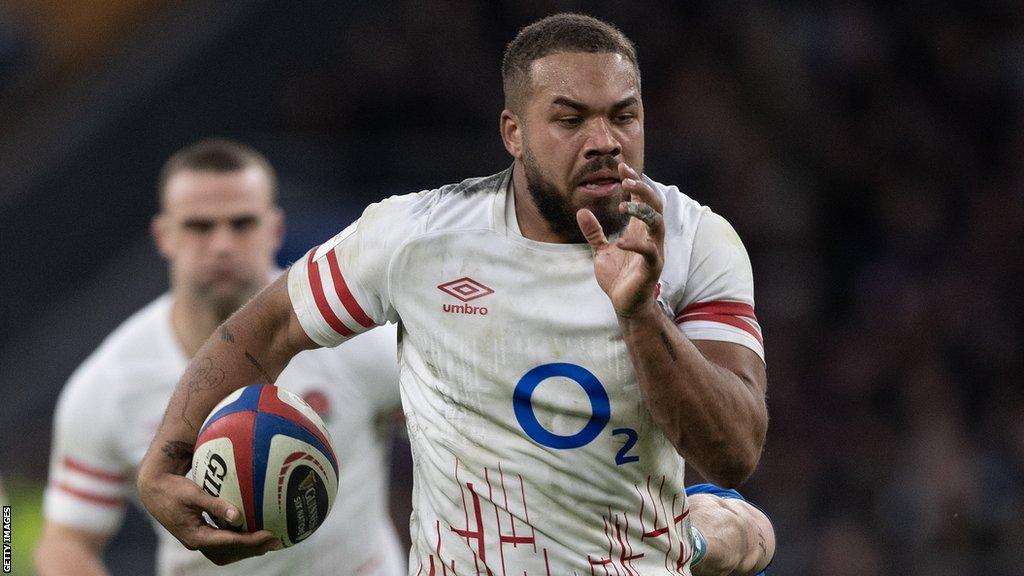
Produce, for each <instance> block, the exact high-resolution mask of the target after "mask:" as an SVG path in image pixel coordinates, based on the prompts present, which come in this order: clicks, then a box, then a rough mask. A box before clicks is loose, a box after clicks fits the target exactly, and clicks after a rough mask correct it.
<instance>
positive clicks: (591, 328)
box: [139, 14, 767, 575]
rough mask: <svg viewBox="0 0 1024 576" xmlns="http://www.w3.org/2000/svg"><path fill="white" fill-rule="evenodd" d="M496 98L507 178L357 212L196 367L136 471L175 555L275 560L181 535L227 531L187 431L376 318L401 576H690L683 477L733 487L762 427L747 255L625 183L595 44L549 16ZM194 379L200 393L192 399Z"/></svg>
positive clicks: (632, 151)
mask: <svg viewBox="0 0 1024 576" xmlns="http://www.w3.org/2000/svg"><path fill="white" fill-rule="evenodd" d="M503 78H504V86H505V98H506V105H505V110H504V111H503V112H502V114H501V135H502V138H503V141H504V144H505V147H506V149H507V150H508V151H509V152H510V154H511V155H512V156H513V158H514V163H513V165H512V167H511V168H510V169H507V170H505V171H503V172H500V173H498V174H495V175H493V176H490V177H485V178H474V179H470V180H466V181H464V182H462V183H460V184H455V185H450V186H445V187H442V188H440V189H437V190H431V191H424V192H421V193H418V194H409V195H406V196H398V197H394V198H391V199H388V200H385V201H383V202H381V203H379V204H375V205H373V206H371V207H369V208H367V209H366V211H365V212H364V213H363V216H362V217H361V218H360V220H359V221H358V222H357V223H356V224H354V225H352V226H350V227H349V228H347V229H346V230H344V231H343V232H341V233H340V234H339V235H338V236H336V237H335V238H333V239H331V240H329V241H328V242H326V243H325V244H323V245H321V246H319V247H317V248H315V249H313V250H311V251H310V252H309V253H308V254H307V256H306V257H305V258H303V259H302V260H301V261H300V262H298V263H297V264H296V265H294V266H293V267H292V268H291V271H290V272H289V274H288V277H287V278H284V277H282V278H279V279H278V280H277V281H275V282H274V283H273V284H271V286H270V287H269V288H268V289H266V290H264V291H263V292H261V294H260V295H259V296H257V297H256V299H254V301H253V302H251V303H249V304H248V305H246V306H245V307H243V308H242V310H241V311H240V312H239V313H238V314H237V315H235V316H233V317H232V318H231V319H230V320H229V321H228V322H226V323H225V325H224V328H223V329H224V330H226V331H228V333H230V334H231V335H232V338H231V339H224V338H218V337H213V338H210V339H209V340H207V342H206V343H205V344H204V345H203V348H202V349H200V351H199V352H198V353H197V354H196V357H195V358H194V359H193V361H192V363H191V364H190V366H189V368H188V371H187V372H186V373H185V375H184V376H183V377H182V380H181V382H179V384H178V387H177V389H176V391H175V393H174V396H173V397H172V399H171V403H170V405H169V409H168V412H167V417H166V418H165V419H164V421H163V422H162V424H161V427H160V430H159V432H158V433H157V436H156V438H155V439H154V442H153V444H152V446H151V447H150V449H149V451H148V452H147V455H146V458H145V460H144V462H143V465H142V467H141V469H140V472H139V488H140V496H141V499H142V501H143V502H144V504H145V505H146V508H147V509H148V510H149V511H150V512H151V513H152V514H153V515H154V516H155V517H156V518H157V519H158V520H159V521H160V522H161V523H162V524H163V525H164V526H165V527H167V528H168V529H169V530H170V531H171V532H173V533H174V534H175V535H177V536H178V537H179V538H181V539H182V541H184V542H188V543H190V544H191V545H192V546H195V547H197V548H200V549H202V550H203V551H204V553H206V554H207V555H208V556H209V557H211V558H214V559H215V560H216V561H218V562H230V561H232V560H235V559H238V558H240V557H244V556H247V555H251V554H254V553H259V552H261V551H263V550H265V549H266V548H267V546H269V545H271V543H272V542H273V536H272V535H271V534H270V533H269V532H266V531H261V532H257V533H254V534H234V533H229V532H226V531H217V530H214V529H212V528H210V527H209V526H207V525H206V524H204V523H203V522H202V521H201V519H200V516H199V513H198V511H199V510H207V511H208V512H210V513H211V514H213V515H215V516H218V517H230V516H232V515H234V514H237V513H238V511H237V510H234V509H233V508H232V507H231V506H230V505H228V504H227V503H226V502H225V501H224V500H222V499H218V498H213V497H211V496H209V495H208V494H204V493H203V492H202V491H201V490H199V489H198V488H197V487H196V486H195V485H194V484H192V483H190V482H189V481H188V480H187V479H185V478H184V477H183V476H182V475H183V474H184V473H185V471H186V470H187V468H188V464H189V455H188V450H182V449H180V448H182V447H189V446H192V445H194V442H195V438H196V431H195V430H194V429H193V428H192V427H191V426H190V422H195V421H198V420H201V419H202V417H203V416H205V415H206V414H207V413H208V412H209V410H210V409H211V408H212V407H213V405H214V404H216V402H218V401H219V400H220V399H221V398H223V397H224V396H225V395H227V394H228V393H230V392H231V391H232V390H234V389H236V388H238V387H241V386H243V385H246V384H250V383H252V382H253V381H260V380H262V381H269V380H271V379H273V378H274V375H276V374H277V373H278V371H280V370H281V369H282V368H283V367H284V366H286V365H287V363H288V361H289V360H290V359H291V358H292V357H293V356H294V355H295V354H296V353H297V352H298V351H300V350H302V349H306V348H315V347H318V346H334V345H337V344H340V343H342V342H345V341H347V340H349V339H350V338H352V337H353V336H354V335H356V334H358V333H361V332H365V331H366V330H369V329H370V328H373V327H374V326H377V325H383V324H385V323H387V322H389V321H399V322H400V323H401V339H400V362H401V387H402V396H403V405H404V409H405V414H406V420H407V425H408V429H409V436H410V442H411V445H412V452H413V462H414V474H415V483H414V490H413V510H414V514H413V518H412V522H411V531H412V542H413V548H412V550H411V552H410V560H411V563H410V567H409V569H410V572H411V573H423V574H444V573H457V574H474V573H475V574H483V573H494V574H507V573H515V574H518V573H523V572H528V573H531V574H567V573H572V572H577V573H595V572H597V573H605V574H607V573H620V574H622V573H625V574H636V573H639V574H644V575H652V574H684V575H685V574H689V573H690V567H691V564H692V562H693V561H694V560H695V558H696V555H697V553H698V552H699V544H700V543H699V540H698V539H696V538H695V537H694V536H693V533H692V526H691V523H692V519H691V518H690V517H689V515H690V512H691V510H690V509H689V507H688V504H687V501H686V497H685V493H684V486H683V472H684V462H683V457H685V458H686V459H687V461H689V462H691V463H692V464H693V466H694V467H695V468H697V469H698V470H699V471H700V472H701V473H702V474H703V475H704V476H705V477H706V478H708V479H710V480H712V481H714V482H716V483H718V484H722V485H725V486H734V485H737V484H739V483H741V482H743V481H744V480H745V479H746V478H747V477H748V476H749V475H750V474H751V473H752V471H753V470H754V468H755V467H756V465H757V462H758V460H759V458H760V454H761V449H762V446H763V443H764V436H765V431H766V427H767V410H766V405H765V390H766V376H765V365H764V360H763V357H764V356H763V355H764V351H763V345H762V342H761V332H760V327H759V326H758V324H757V321H756V318H755V316H754V307H753V304H754V301H753V281H752V274H751V267H750V262H749V260H748V258H747V255H746V251H745V250H744V248H743V245H742V243H741V242H740V240H739V238H738V237H737V235H736V233H735V232H734V231H733V229H732V227H731V226H730V225H729V224H728V223H727V222H726V221H725V220H724V219H722V218H721V217H720V216H717V215H715V214H714V213H712V212H711V211H710V210H709V209H708V208H706V207H702V206H701V205H700V204H699V203H697V202H696V201H694V200H692V199H690V198H688V197H686V196H685V195H683V194H682V193H681V192H680V191H679V190H678V189H676V188H674V187H669V186H664V185H662V184H658V183H657V182H655V181H653V180H651V179H650V178H647V177H646V176H642V174H643V160H644V128H643V126H644V123H643V120H644V118H643V113H644V109H643V104H642V100H641V96H640V72H639V66H638V64H637V59H636V53H635V49H634V47H633V45H632V43H631V42H630V41H629V40H628V39H627V38H626V37H625V36H624V35H622V33H621V32H619V31H618V30H617V29H615V28H614V27H612V26H610V25H608V24H606V23H604V22H601V21H598V20H595V19H593V18H589V17H585V16H581V15H565V14H563V15H557V16H553V17H550V18H546V19H544V20H542V21H540V22H537V23H535V24H533V25H531V26H528V27H526V28H525V29H523V30H522V31H521V32H520V34H519V35H518V36H517V37H516V39H515V40H513V41H512V43H511V44H510V45H509V47H508V49H507V50H506V54H505V60H504V65H503ZM609 238H610V239H609ZM211 368H214V369H217V370H221V371H223V373H224V374H225V380H224V383H223V385H222V386H221V387H219V388H217V389H215V390H201V389H198V387H197V384H198V383H200V382H201V381H202V377H203V375H204V374H205V372H206V371H207V370H209V369H211Z"/></svg>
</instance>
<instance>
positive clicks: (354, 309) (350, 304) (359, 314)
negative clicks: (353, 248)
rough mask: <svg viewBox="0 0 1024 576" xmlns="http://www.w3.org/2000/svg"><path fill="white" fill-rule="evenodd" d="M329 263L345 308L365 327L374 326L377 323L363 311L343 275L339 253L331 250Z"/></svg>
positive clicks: (335, 286)
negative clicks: (339, 262)
mask: <svg viewBox="0 0 1024 576" xmlns="http://www.w3.org/2000/svg"><path fill="white" fill-rule="evenodd" d="M327 264H328V265H329V266H330V268H331V279H333V280H334V291H335V292H337V293H338V298H340V299H341V303H342V304H344V305H345V310H348V313H349V314H351V315H352V317H353V318H355V320H356V322H359V324H360V325H362V327H363V328H373V327H374V326H376V324H375V323H374V322H373V320H371V319H370V317H369V316H367V315H366V313H365V312H363V309H362V307H360V306H359V302H356V298H355V296H353V295H352V291H351V290H349V289H348V284H346V283H345V277H344V276H342V275H341V266H339V265H338V255H337V254H335V253H334V250H331V251H330V252H328V253H327Z"/></svg>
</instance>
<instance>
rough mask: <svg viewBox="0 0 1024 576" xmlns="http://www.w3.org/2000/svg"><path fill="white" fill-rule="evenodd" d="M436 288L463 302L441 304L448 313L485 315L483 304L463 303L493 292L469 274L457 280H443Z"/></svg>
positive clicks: (442, 308)
mask: <svg viewBox="0 0 1024 576" xmlns="http://www.w3.org/2000/svg"><path fill="white" fill-rule="evenodd" d="M437 288H438V290H440V291H442V292H444V293H445V294H448V295H450V296H454V297H456V298H458V299H459V300H461V301H462V302H464V303H463V304H443V305H442V306H441V310H443V311H444V312H447V313H449V314H479V315H481V316H486V315H487V308H485V307H483V306H473V305H471V304H465V302H469V301H471V300H476V299H477V298H483V297H484V296H488V295H490V294H494V290H493V289H491V288H490V287H489V286H487V285H485V284H482V283H480V282H477V281H476V280H473V279H472V278H470V277H469V276H464V277H462V278H459V279H458V280H452V281H451V282H445V283H444V284H438V286H437Z"/></svg>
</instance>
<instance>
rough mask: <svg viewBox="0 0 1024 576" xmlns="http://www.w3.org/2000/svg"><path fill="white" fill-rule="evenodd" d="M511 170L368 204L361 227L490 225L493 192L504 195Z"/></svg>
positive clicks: (413, 229)
mask: <svg viewBox="0 0 1024 576" xmlns="http://www.w3.org/2000/svg"><path fill="white" fill-rule="evenodd" d="M510 174H511V170H510V169H508V170H503V171H502V172H499V173H497V174H492V175H490V176H482V177H477V178H468V179H466V180H463V181H461V182H457V183H453V184H447V185H444V186H441V187H439V188H433V189H430V190H422V191H420V192H415V193H411V194H404V195H400V196H392V197H390V198H387V199H385V200H382V201H380V202H378V203H375V204H371V205H370V206H369V207H368V208H367V209H366V211H365V212H364V213H363V216H362V218H361V222H360V226H364V225H365V226H376V227H379V228H382V229H385V230H387V229H390V230H394V229H397V228H401V229H402V230H403V233H405V234H406V235H409V234H416V233H428V232H433V231H439V230H453V229H468V228H480V227H487V226H490V225H492V218H491V216H492V206H493V203H494V199H495V195H497V194H503V193H504V192H505V190H506V188H507V185H508V179H509V178H510Z"/></svg>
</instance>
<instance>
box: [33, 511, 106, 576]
mask: <svg viewBox="0 0 1024 576" xmlns="http://www.w3.org/2000/svg"><path fill="white" fill-rule="evenodd" d="M109 540H110V535H109V534H106V533H103V532H93V531H91V530H84V529H82V528H76V527H74V526H67V525H65V524H61V523H59V522H54V521H52V520H46V521H45V522H44V523H43V534H42V536H40V537H39V541H38V543H37V544H36V551H35V561H36V573H37V574H39V576H106V575H107V574H109V572H108V571H107V567H106V566H105V565H104V564H103V550H104V548H105V547H106V545H107V541H109Z"/></svg>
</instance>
